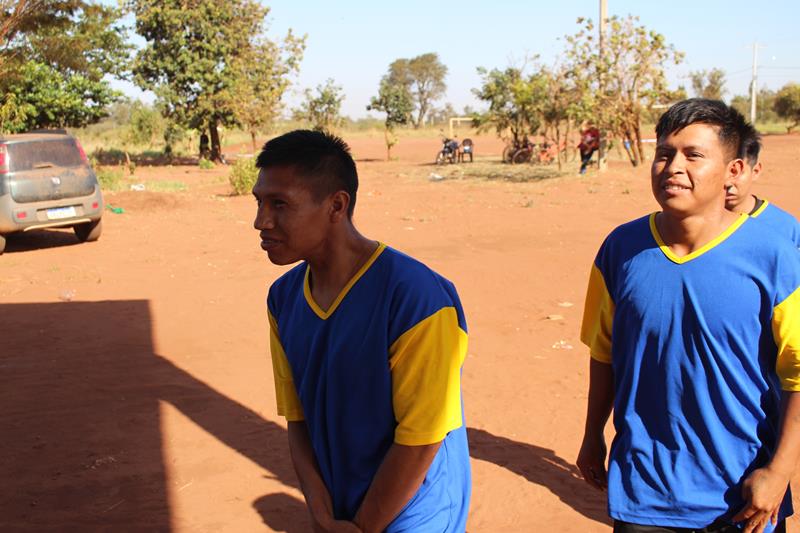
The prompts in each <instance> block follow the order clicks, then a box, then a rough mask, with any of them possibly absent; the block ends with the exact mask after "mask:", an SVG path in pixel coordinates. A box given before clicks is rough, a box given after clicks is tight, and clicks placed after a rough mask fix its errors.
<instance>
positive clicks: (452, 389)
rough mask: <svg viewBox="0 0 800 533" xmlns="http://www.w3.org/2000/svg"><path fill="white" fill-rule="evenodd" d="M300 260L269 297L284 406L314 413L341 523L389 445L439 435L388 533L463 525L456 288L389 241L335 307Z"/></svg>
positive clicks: (311, 427) (462, 346) (319, 454)
mask: <svg viewBox="0 0 800 533" xmlns="http://www.w3.org/2000/svg"><path fill="white" fill-rule="evenodd" d="M308 273H309V269H308V266H307V265H306V264H305V263H303V264H300V265H298V266H296V267H295V268H293V269H292V270H290V271H289V272H287V273H286V274H285V275H283V276H282V277H281V278H280V279H278V280H277V281H276V282H275V283H274V284H273V285H272V287H271V288H270V291H269V296H268V298H267V306H268V308H269V318H270V325H271V331H272V334H271V343H270V344H271V349H272V362H273V369H274V375H275V388H276V396H277V402H278V413H279V414H281V415H283V416H285V417H286V419H287V420H289V421H300V420H305V422H306V425H307V427H308V432H309V435H310V437H311V442H312V446H313V448H314V454H315V456H316V459H317V462H318V463H319V467H320V471H321V473H322V478H323V480H324V481H325V485H326V486H327V487H328V490H329V492H330V495H331V498H332V500H333V507H334V515H335V517H336V518H337V519H342V520H351V519H353V517H354V516H355V514H356V512H357V511H358V508H359V506H360V505H361V501H362V500H363V498H364V495H365V493H366V492H367V489H368V488H369V486H370V483H371V482H372V479H373V477H374V476H375V473H376V472H377V470H378V467H379V466H380V464H381V462H382V461H383V458H384V456H385V455H386V452H387V451H388V450H389V447H390V446H391V445H392V443H398V444H403V445H409V446H414V445H425V444H434V443H437V442H440V441H443V442H442V445H441V448H440V449H439V452H438V453H437V455H436V457H435V459H434V460H433V464H432V465H431V467H430V469H429V470H428V473H427V475H426V478H425V481H424V482H423V484H422V487H420V489H419V491H418V492H417V494H416V495H415V496H414V497H413V499H412V500H411V501H410V502H409V503H408V504H407V505H406V506H405V507H404V508H403V510H402V511H401V513H400V515H399V516H397V518H396V519H395V520H394V521H393V522H392V523H391V525H390V526H389V527H388V528H387V531H389V532H392V531H419V532H425V531H446V532H457V531H464V528H465V525H466V519H467V511H468V507H469V496H470V490H471V480H470V467H469V450H468V447H467V434H466V426H465V424H464V419H463V415H462V401H461V365H462V364H463V362H464V357H465V355H466V349H467V326H466V321H465V319H464V312H463V310H462V308H461V303H460V301H459V298H458V294H457V293H456V290H455V287H454V286H453V284H452V283H450V282H449V281H447V280H446V279H444V278H443V277H441V276H439V275H438V274H436V273H435V272H433V271H432V270H430V269H429V268H428V267H426V266H425V265H423V264H422V263H420V262H418V261H416V260H414V259H412V258H410V257H408V256H406V255H404V254H402V253H400V252H398V251H396V250H394V249H392V248H388V247H385V246H384V245H383V244H381V245H380V246H379V247H378V249H377V250H376V251H375V253H374V254H373V256H372V257H371V258H370V259H369V261H367V263H366V264H365V265H364V266H363V267H362V268H361V270H360V271H359V272H358V273H357V274H356V275H355V276H354V277H353V279H352V280H351V281H350V283H349V284H348V285H347V286H346V287H345V288H344V290H343V291H342V293H341V294H340V295H339V297H338V298H337V299H336V300H335V301H334V303H333V304H332V305H331V306H330V308H329V309H328V310H327V311H323V310H322V309H320V308H319V307H318V306H317V305H316V303H315V302H314V300H313V298H312V297H311V291H310V288H309V283H308Z"/></svg>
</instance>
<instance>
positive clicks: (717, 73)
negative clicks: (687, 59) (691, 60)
mask: <svg viewBox="0 0 800 533" xmlns="http://www.w3.org/2000/svg"><path fill="white" fill-rule="evenodd" d="M689 77H690V78H691V80H692V90H693V91H694V95H695V96H697V97H698V98H711V99H712V100H722V96H723V95H724V94H725V93H726V92H727V91H726V90H725V71H724V70H722V69H720V68H712V69H711V70H696V71H693V72H690V73H689Z"/></svg>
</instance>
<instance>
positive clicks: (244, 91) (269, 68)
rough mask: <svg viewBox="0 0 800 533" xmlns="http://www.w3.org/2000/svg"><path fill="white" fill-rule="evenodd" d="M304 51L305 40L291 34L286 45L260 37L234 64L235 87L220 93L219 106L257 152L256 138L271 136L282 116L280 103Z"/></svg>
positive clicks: (297, 69)
mask: <svg viewBox="0 0 800 533" xmlns="http://www.w3.org/2000/svg"><path fill="white" fill-rule="evenodd" d="M304 50H305V37H296V36H294V35H293V34H292V31H291V30H289V33H288V34H287V35H286V37H285V38H284V40H283V43H281V44H277V43H274V42H272V41H269V40H267V39H266V38H264V37H261V38H259V39H258V41H257V42H255V43H253V45H252V47H251V48H250V49H248V50H247V51H246V52H245V53H243V54H242V55H241V56H240V57H239V58H237V59H236V60H234V61H232V62H231V70H232V71H233V72H234V78H233V79H234V80H235V83H234V84H232V85H230V86H229V87H228V88H227V89H226V90H224V91H222V92H221V94H220V95H219V97H218V98H217V99H216V103H217V105H218V106H220V107H227V108H230V110H231V112H232V114H233V117H234V119H235V121H236V123H237V124H238V125H240V126H241V127H242V128H244V129H245V130H246V131H247V132H248V133H249V134H250V140H251V143H252V147H253V151H254V152H255V151H256V134H257V133H259V132H262V133H267V132H269V131H270V129H271V128H272V126H273V124H274V122H275V120H276V119H277V118H278V116H279V115H280V111H281V109H282V102H281V99H282V98H283V95H284V93H285V92H286V90H287V89H288V88H289V84H290V78H291V77H292V76H293V75H295V74H296V73H297V72H298V71H299V69H300V61H301V59H302V57H303V52H304Z"/></svg>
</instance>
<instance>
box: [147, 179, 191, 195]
mask: <svg viewBox="0 0 800 533" xmlns="http://www.w3.org/2000/svg"><path fill="white" fill-rule="evenodd" d="M144 188H145V190H146V191H153V192H184V191H186V190H188V189H189V187H187V186H186V184H185V183H184V182H182V181H169V180H165V181H146V182H145V183H144Z"/></svg>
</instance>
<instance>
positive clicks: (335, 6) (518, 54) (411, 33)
mask: <svg viewBox="0 0 800 533" xmlns="http://www.w3.org/2000/svg"><path fill="white" fill-rule="evenodd" d="M264 3H265V4H266V5H268V6H269V7H270V13H269V19H268V21H269V31H268V34H269V36H270V37H271V38H273V39H276V38H280V37H282V36H283V35H285V33H286V31H287V30H288V29H289V28H292V30H293V31H294V32H295V33H297V34H307V35H308V39H307V48H306V52H305V57H304V59H303V63H302V65H301V71H300V74H299V76H298V77H297V79H296V80H295V84H294V87H293V89H292V94H289V95H288V97H287V103H288V105H289V106H290V107H292V106H294V105H296V103H297V102H298V101H299V93H300V92H301V91H302V89H304V88H306V87H311V88H313V87H315V86H316V85H317V84H320V83H323V82H324V81H325V80H326V79H327V78H333V79H334V80H335V82H336V83H337V84H338V85H340V86H341V87H342V88H343V89H344V93H345V95H346V99H345V101H344V103H343V106H342V107H343V112H344V114H346V115H349V116H351V117H353V118H358V117H362V116H368V113H367V112H366V110H365V107H366V105H367V103H368V102H369V98H370V96H373V95H375V94H376V93H377V88H378V83H379V81H380V78H381V76H383V74H384V73H385V72H386V70H387V67H388V66H389V63H391V62H392V61H393V60H395V59H397V58H401V57H405V58H411V57H414V56H416V55H419V54H423V53H426V52H436V53H438V54H439V58H440V59H441V61H442V63H444V64H445V65H446V66H447V67H448V69H449V72H448V76H447V79H446V82H447V87H448V88H447V94H446V96H445V97H444V98H443V99H442V100H441V101H440V102H439V104H440V105H442V104H444V103H445V102H450V103H452V104H453V105H454V107H455V108H456V109H457V110H459V111H460V110H461V109H462V108H463V106H465V105H471V106H472V107H475V108H479V107H480V104H479V102H478V101H476V100H475V98H474V96H473V94H472V89H474V88H476V87H478V86H479V85H480V78H479V77H478V75H477V73H476V70H475V69H476V67H478V66H484V67H487V68H494V67H498V68H504V67H506V66H510V65H514V64H519V62H520V61H521V60H522V59H523V58H524V57H526V56H531V55H535V54H538V55H539V56H540V60H541V61H542V62H543V63H545V64H551V63H553V62H554V61H555V60H556V59H557V58H558V56H559V55H560V54H561V52H562V50H563V49H564V43H563V40H561V39H560V38H561V37H563V36H564V35H566V34H572V33H575V32H576V31H577V30H578V25H577V24H576V19H577V17H580V16H584V17H590V18H592V19H593V20H597V19H598V15H599V1H598V0H556V1H552V2H544V1H541V0H528V1H522V0H495V1H493V2H489V1H481V2H479V1H475V0H461V1H452V2H441V1H439V2H435V1H430V0H428V1H423V0H404V1H402V2H388V1H381V0H378V1H372V2H365V1H359V2H357V1H352V0H350V1H348V0H339V1H332V0H275V1H270V2H267V1H265V2H264ZM608 11H609V16H611V15H620V16H626V15H628V14H633V15H636V16H638V17H639V18H640V22H641V23H642V24H644V25H645V26H646V27H647V28H648V29H652V30H655V31H658V32H659V33H661V34H663V35H664V36H665V37H666V39H667V42H668V43H671V44H673V45H674V46H675V47H676V49H678V50H680V51H682V52H684V53H685V54H686V55H685V59H684V61H683V63H682V64H680V65H679V66H671V67H670V68H669V70H668V77H669V80H670V84H671V86H672V87H673V88H675V87H677V86H678V85H681V84H682V85H685V86H686V87H687V89H688V90H689V92H690V95H691V83H690V82H689V80H688V78H687V76H688V73H689V72H690V71H693V70H701V69H711V68H714V67H718V68H721V69H723V70H725V72H726V74H727V85H726V87H727V90H728V92H727V93H726V95H725V96H726V98H727V99H729V98H730V97H731V96H733V95H736V94H746V93H747V92H748V87H749V83H750V78H751V74H752V61H753V48H752V45H753V42H754V41H757V42H758V43H759V45H760V46H761V47H760V48H759V52H758V64H759V71H758V80H759V87H768V88H771V89H778V88H780V87H781V86H783V85H784V84H785V83H786V82H788V81H800V28H798V20H800V1H799V0H762V1H761V2H752V1H745V0H728V1H723V0H674V1H672V2H667V1H655V0H636V1H635V0H608ZM123 88H124V90H126V92H128V93H129V94H131V95H132V96H137V95H140V94H141V93H140V92H139V91H138V90H136V89H135V88H131V87H128V86H123ZM144 99H146V100H150V99H151V98H148V97H146V96H145V98H144ZM376 116H377V115H376Z"/></svg>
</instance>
